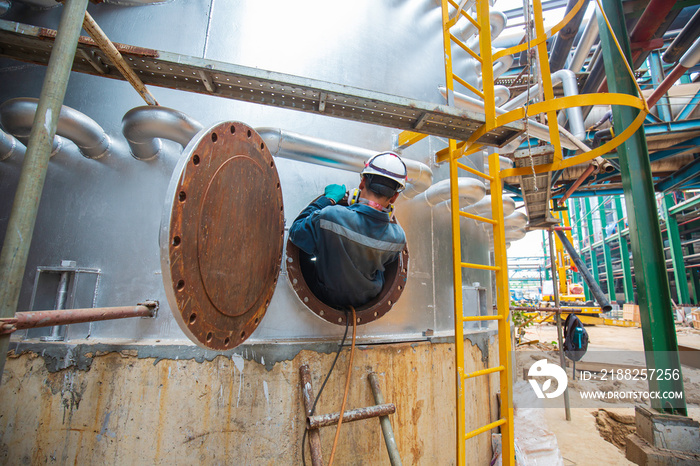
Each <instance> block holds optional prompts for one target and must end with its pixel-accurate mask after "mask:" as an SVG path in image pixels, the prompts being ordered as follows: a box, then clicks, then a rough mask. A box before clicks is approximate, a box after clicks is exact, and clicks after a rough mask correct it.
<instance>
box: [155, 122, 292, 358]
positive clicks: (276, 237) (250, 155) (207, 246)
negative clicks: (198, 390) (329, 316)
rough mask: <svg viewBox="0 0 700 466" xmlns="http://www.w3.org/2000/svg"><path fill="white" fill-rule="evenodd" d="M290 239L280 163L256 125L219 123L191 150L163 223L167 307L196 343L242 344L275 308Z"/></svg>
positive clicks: (175, 175)
mask: <svg viewBox="0 0 700 466" xmlns="http://www.w3.org/2000/svg"><path fill="white" fill-rule="evenodd" d="M283 237H284V212H283V206H282V191H281V189H280V181H279V177H278V176H277V170H276V168H275V162H274V160H273V159H272V156H271V155H270V151H269V150H268V149H267V147H266V145H265V143H264V142H263V140H262V138H261V137H260V135H258V133H256V132H255V131H254V130H253V129H252V128H250V127H248V126H247V125H245V124H243V123H239V122H225V123H219V124H217V125H215V126H213V127H212V128H210V129H205V130H202V131H200V132H199V133H198V134H197V136H195V137H194V138H193V139H192V141H190V143H189V144H188V145H187V147H186V148H185V150H184V152H183V154H182V158H181V160H180V161H179V163H178V165H177V167H176V168H175V172H174V173H173V176H172V178H171V180H170V186H169V188H168V195H167V196H166V208H165V210H164V213H163V218H162V221H161V232H160V245H161V267H162V270H163V281H164V284H165V289H166V294H167V297H168V302H169V303H170V307H171V309H172V310H173V314H174V316H175V319H176V320H177V323H178V324H179V325H180V328H182V330H183V332H185V334H186V335H187V336H188V337H189V338H190V339H191V340H192V341H194V342H195V343H197V344H198V345H200V346H202V347H204V348H209V349H214V350H227V349H231V348H234V347H236V346H238V345H239V344H241V343H242V342H244V341H245V340H246V339H247V338H248V337H249V336H250V335H251V334H252V333H253V331H254V330H255V328H256V327H257V326H258V324H259V323H260V321H261V320H262V318H263V316H264V315H265V311H266V310H267V306H268V305H269V304H270V299H271V298H272V293H273V291H274V288H275V284H276V283H277V277H278V276H279V269H280V264H281V261H282V242H283Z"/></svg>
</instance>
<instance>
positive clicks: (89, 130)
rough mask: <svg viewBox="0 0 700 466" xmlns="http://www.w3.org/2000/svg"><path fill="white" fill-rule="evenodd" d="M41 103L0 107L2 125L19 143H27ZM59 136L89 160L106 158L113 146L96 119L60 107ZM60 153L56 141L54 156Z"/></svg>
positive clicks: (21, 101) (11, 103)
mask: <svg viewBox="0 0 700 466" xmlns="http://www.w3.org/2000/svg"><path fill="white" fill-rule="evenodd" d="M38 102H39V99H33V98H21V97H20V98H15V99H10V100H8V101H6V102H5V103H3V104H2V105H0V123H1V124H2V126H3V127H4V128H5V130H7V132H9V133H10V134H12V135H13V136H15V137H17V138H18V139H20V140H23V139H25V140H26V139H28V138H29V134H30V133H31V131H32V125H33V124H34V114H35V113H36V109H37V105H38ZM56 134H57V135H60V136H63V137H65V138H66V139H70V140H71V141H73V142H74V143H75V145H76V146H78V148H79V149H80V153H81V154H83V155H84V156H85V157H87V158H89V159H99V158H100V157H102V156H103V155H105V154H106V153H107V151H108V150H109V147H110V144H111V143H110V139H109V136H107V133H105V132H104V130H103V129H102V128H101V127H100V125H98V124H97V123H96V122H95V121H94V120H93V119H91V118H90V117H88V116H87V115H85V114H83V113H80V112H79V111H77V110H74V109H72V108H70V107H66V106H65V105H64V106H62V107H61V113H60V114H59V117H58V125H57V127H56ZM57 139H58V138H57ZM58 150H60V140H58V141H57V140H54V150H53V153H56V152H57V151H58ZM53 153H52V155H53Z"/></svg>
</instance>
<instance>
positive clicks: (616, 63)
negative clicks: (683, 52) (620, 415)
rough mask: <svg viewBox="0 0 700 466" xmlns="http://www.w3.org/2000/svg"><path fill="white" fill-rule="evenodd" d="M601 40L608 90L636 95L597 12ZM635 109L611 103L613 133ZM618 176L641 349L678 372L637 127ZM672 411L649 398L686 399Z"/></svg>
mask: <svg viewBox="0 0 700 466" xmlns="http://www.w3.org/2000/svg"><path fill="white" fill-rule="evenodd" d="M603 8H604V10H605V13H606V14H607V16H608V19H609V20H610V23H611V25H612V28H613V31H614V33H615V36H616V37H617V39H618V41H619V42H620V45H621V46H622V50H623V52H624V54H625V56H626V57H627V61H628V62H631V59H630V56H631V51H630V50H631V49H630V43H629V34H628V31H627V26H626V24H625V16H624V13H623V10H622V1H621V0H603ZM598 24H599V27H600V42H601V46H602V52H603V59H604V63H605V74H606V75H607V77H608V89H609V90H610V92H617V93H623V94H632V95H637V90H636V87H635V85H634V81H633V78H632V77H631V76H630V74H629V72H628V71H627V67H626V66H625V64H624V61H623V60H622V59H621V58H620V56H619V53H618V51H617V47H616V45H615V42H614V41H613V39H612V36H611V35H610V31H608V26H607V24H606V23H605V20H604V18H603V15H598ZM638 112H639V110H637V109H633V108H632V107H624V106H619V105H616V106H613V121H614V128H615V133H616V134H620V133H621V132H622V130H623V128H626V127H628V126H629V125H631V124H632V122H633V120H634V119H635V117H636V116H637V115H638ZM617 154H618V157H619V161H620V168H621V174H622V186H623V190H624V193H625V201H626V205H627V219H628V221H629V227H630V242H631V244H632V253H633V260H634V275H635V277H636V281H637V292H638V295H639V308H640V312H639V314H640V317H641V321H642V330H643V336H644V349H645V350H646V351H645V354H646V362H647V367H648V368H649V369H669V370H670V371H671V372H674V373H677V374H680V373H681V365H680V360H679V357H678V343H677V340H676V329H675V325H674V316H673V309H672V307H671V291H670V287H669V283H668V276H667V274H666V261H665V257H664V250H663V242H662V239H661V229H660V228H659V219H658V216H657V212H656V199H655V197H654V186H653V183H652V177H651V167H650V163H649V152H648V150H647V143H646V138H645V136H644V131H643V129H642V128H640V129H639V131H637V132H636V133H635V134H634V135H633V136H632V137H631V138H629V139H628V140H627V141H625V143H624V144H622V145H621V146H620V147H618V149H617ZM649 389H650V391H655V392H657V393H658V392H660V393H661V396H663V393H667V392H678V391H683V377H682V376H681V377H679V378H678V380H673V379H671V380H659V379H656V378H653V379H652V378H650V380H649ZM674 401H675V402H676V406H677V408H676V409H674V408H673V407H672V406H671V405H670V403H669V402H668V401H667V400H663V399H656V398H654V399H652V400H651V403H652V407H653V408H654V409H656V410H658V411H666V412H677V413H680V414H683V415H685V414H686V413H687V409H686V404H685V398H683V400H674Z"/></svg>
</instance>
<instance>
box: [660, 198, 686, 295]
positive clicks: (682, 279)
mask: <svg viewBox="0 0 700 466" xmlns="http://www.w3.org/2000/svg"><path fill="white" fill-rule="evenodd" d="M675 204H676V203H675V201H674V199H673V194H672V193H669V194H666V195H665V196H664V204H663V205H664V215H665V216H666V236H667V237H668V247H669V249H670V250H671V263H672V264H673V277H674V279H675V282H676V294H677V295H678V304H689V303H690V293H689V292H688V277H687V276H686V270H685V262H684V261H683V246H682V245H681V235H680V233H679V231H678V222H677V221H676V216H675V215H673V214H671V213H670V212H669V209H670V208H672V207H673V206H674V205H675Z"/></svg>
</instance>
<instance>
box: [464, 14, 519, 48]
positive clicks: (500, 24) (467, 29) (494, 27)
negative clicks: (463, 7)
mask: <svg viewBox="0 0 700 466" xmlns="http://www.w3.org/2000/svg"><path fill="white" fill-rule="evenodd" d="M507 23H508V17H506V15H505V13H503V12H502V11H498V10H491V11H490V12H489V25H490V27H491V39H492V40H493V39H495V38H496V37H498V36H499V35H500V34H501V32H503V29H505V27H506V24H507ZM453 31H454V35H455V37H458V38H460V39H461V40H462V42H466V41H467V40H469V39H470V38H471V37H472V36H473V35H474V34H476V33H477V29H476V26H474V25H473V24H472V23H471V21H469V20H467V18H465V17H464V16H461V15H460V17H459V20H458V21H457V24H456V25H455V27H454V29H453Z"/></svg>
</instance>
